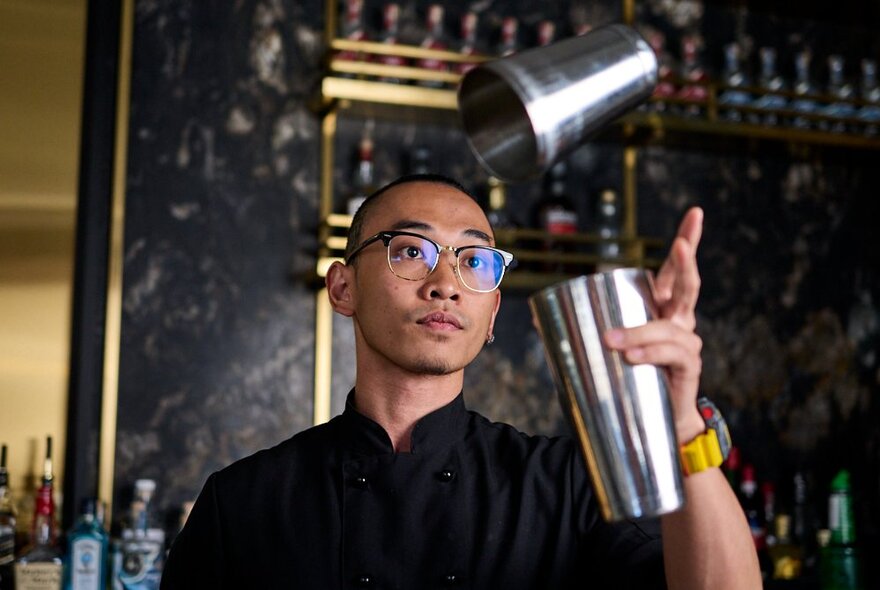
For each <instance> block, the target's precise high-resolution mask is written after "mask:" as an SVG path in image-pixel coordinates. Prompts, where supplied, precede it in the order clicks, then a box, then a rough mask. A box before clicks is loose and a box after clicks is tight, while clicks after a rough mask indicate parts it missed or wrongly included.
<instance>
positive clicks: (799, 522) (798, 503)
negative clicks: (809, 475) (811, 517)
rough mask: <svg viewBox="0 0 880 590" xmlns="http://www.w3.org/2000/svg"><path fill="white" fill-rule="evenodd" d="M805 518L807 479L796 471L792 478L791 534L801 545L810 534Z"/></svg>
mask: <svg viewBox="0 0 880 590" xmlns="http://www.w3.org/2000/svg"><path fill="white" fill-rule="evenodd" d="M807 518H808V517H807V480H806V478H805V477H804V474H803V473H801V472H800V471H797V472H795V474H794V478H793V479H792V516H791V534H792V538H793V539H794V541H795V543H797V544H798V545H801V546H802V547H803V546H804V545H806V544H807V540H808V538H809V536H810V530H809V524H808V522H807Z"/></svg>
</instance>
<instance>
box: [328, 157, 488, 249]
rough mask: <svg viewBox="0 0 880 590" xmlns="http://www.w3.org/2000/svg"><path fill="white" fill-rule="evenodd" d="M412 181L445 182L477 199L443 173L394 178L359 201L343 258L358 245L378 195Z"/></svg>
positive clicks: (407, 175)
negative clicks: (359, 204) (365, 222)
mask: <svg viewBox="0 0 880 590" xmlns="http://www.w3.org/2000/svg"><path fill="white" fill-rule="evenodd" d="M413 182H431V183H434V184H445V185H446V186H449V187H452V188H454V189H455V190H457V191H459V192H462V193H464V194H466V195H467V196H469V197H470V198H472V199H474V201H476V200H477V198H476V197H475V196H474V195H473V194H472V193H471V192H470V191H469V190H467V189H466V188H465V187H464V186H463V185H462V184H461V183H460V182H459V181H457V180H455V179H454V178H451V177H449V176H445V175H443V174H406V175H404V176H401V177H400V178H398V179H396V180H392V181H391V182H389V183H388V184H386V185H384V186H382V187H381V188H379V189H378V190H376V191H374V192H373V193H371V194H370V195H369V196H367V198H366V199H364V202H363V203H361V206H360V207H358V210H357V211H356V212H355V214H354V217H353V218H352V220H351V227H350V228H349V229H348V243H346V245H345V260H348V257H349V256H351V253H352V252H354V251H355V249H356V248H357V247H358V246H359V245H360V243H361V239H362V236H361V231H362V230H363V227H364V221H365V220H366V218H367V215H368V214H369V212H370V210H371V209H372V208H373V207H374V206H375V204H376V203H377V202H378V201H379V198H378V197H380V196H382V195H383V194H384V193H385V192H387V191H388V190H390V189H392V188H394V187H396V186H400V185H401V184H409V183H413Z"/></svg>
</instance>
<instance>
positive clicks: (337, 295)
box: [324, 262, 354, 318]
mask: <svg viewBox="0 0 880 590" xmlns="http://www.w3.org/2000/svg"><path fill="white" fill-rule="evenodd" d="M324 284H325V285H327V296H328V297H329V298H330V305H331V306H332V307H333V311H335V312H336V313H338V314H340V315H344V316H345V317H348V318H350V317H351V316H353V315H354V269H353V268H352V267H350V266H345V265H344V264H342V263H341V262H334V263H333V264H331V265H330V268H328V269H327V276H326V277H325V278H324Z"/></svg>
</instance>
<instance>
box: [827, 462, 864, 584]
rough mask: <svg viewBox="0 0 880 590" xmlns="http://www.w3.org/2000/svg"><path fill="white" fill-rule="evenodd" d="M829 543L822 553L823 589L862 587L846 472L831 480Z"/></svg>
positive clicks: (839, 473) (843, 471) (847, 473)
mask: <svg viewBox="0 0 880 590" xmlns="http://www.w3.org/2000/svg"><path fill="white" fill-rule="evenodd" d="M828 528H829V529H830V531H831V535H830V539H829V543H828V544H827V546H826V547H824V548H823V554H822V588H823V590H824V589H832V588H833V589H834V590H838V589H839V590H856V589H860V588H861V587H862V586H861V575H860V572H859V557H858V553H857V551H856V546H855V544H856V531H855V518H854V516H853V506H852V494H851V491H850V476H849V472H848V471H846V470H845V469H844V470H842V471H840V472H838V473H837V475H835V476H834V479H833V480H832V481H831V495H830V496H829V498H828Z"/></svg>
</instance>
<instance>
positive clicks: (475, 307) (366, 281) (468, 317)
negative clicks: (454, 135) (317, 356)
mask: <svg viewBox="0 0 880 590" xmlns="http://www.w3.org/2000/svg"><path fill="white" fill-rule="evenodd" d="M379 199H380V200H379V201H377V202H376V203H375V206H374V207H373V208H372V209H371V210H370V211H369V213H368V215H367V218H366V220H365V223H364V226H363V231H362V233H361V236H360V239H361V241H363V240H365V239H367V238H369V237H370V236H372V235H374V234H376V233H378V232H380V231H386V230H406V231H412V232H415V233H419V234H422V235H424V236H426V237H428V238H431V239H432V240H434V241H435V242H437V243H438V244H440V245H442V246H466V245H474V244H480V245H494V244H492V243H491V240H492V238H491V236H492V230H491V228H490V226H489V222H488V221H487V220H486V216H485V215H484V214H483V211H482V210H481V209H480V207H479V206H478V205H477V204H476V203H475V202H474V200H473V199H471V198H470V197H468V196H467V195H465V194H463V193H461V192H459V191H457V190H456V189H454V188H452V187H450V186H447V185H444V184H438V183H431V182H416V183H406V184H402V185H399V186H396V187H394V188H391V189H390V190H388V191H387V192H386V193H384V194H383V195H381V196H380V197H379ZM352 296H353V301H352V302H353V306H354V314H353V319H354V324H355V334H356V338H357V340H358V355H359V363H360V362H361V361H367V362H369V363H373V367H374V368H375V369H381V367H382V364H383V363H386V362H387V363H391V364H393V365H395V366H397V367H399V368H402V369H404V370H406V371H409V372H412V373H422V374H432V375H445V374H449V373H453V372H456V371H459V370H461V369H463V368H464V367H465V366H466V365H467V364H469V363H470V362H471V361H472V360H473V359H474V357H476V355H477V353H478V352H479V351H480V349H481V348H482V346H483V344H484V343H485V341H486V337H487V336H488V334H489V332H490V330H491V327H492V324H493V322H494V318H495V313H496V311H497V310H498V304H499V303H500V294H499V292H498V291H497V290H496V291H494V292H491V293H476V292H473V291H470V290H469V289H467V288H466V287H464V286H463V285H462V284H461V282H460V280H459V279H458V276H457V275H456V272H455V255H454V254H453V253H452V252H449V251H443V252H442V253H441V255H440V260H439V261H438V263H437V267H436V268H435V269H434V271H433V272H432V273H431V274H430V275H428V277H427V278H425V279H423V280H420V281H408V280H404V279H401V278H399V277H397V276H395V275H394V273H392V272H391V270H390V269H389V268H388V262H387V249H386V248H385V246H384V245H383V244H382V242H381V241H378V242H375V243H373V244H371V245H370V246H368V247H367V248H365V249H364V250H363V251H362V252H361V253H360V254H358V258H357V260H356V261H355V263H354V273H353V280H352ZM360 357H365V358H360ZM359 366H360V364H359ZM367 366H370V365H367Z"/></svg>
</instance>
